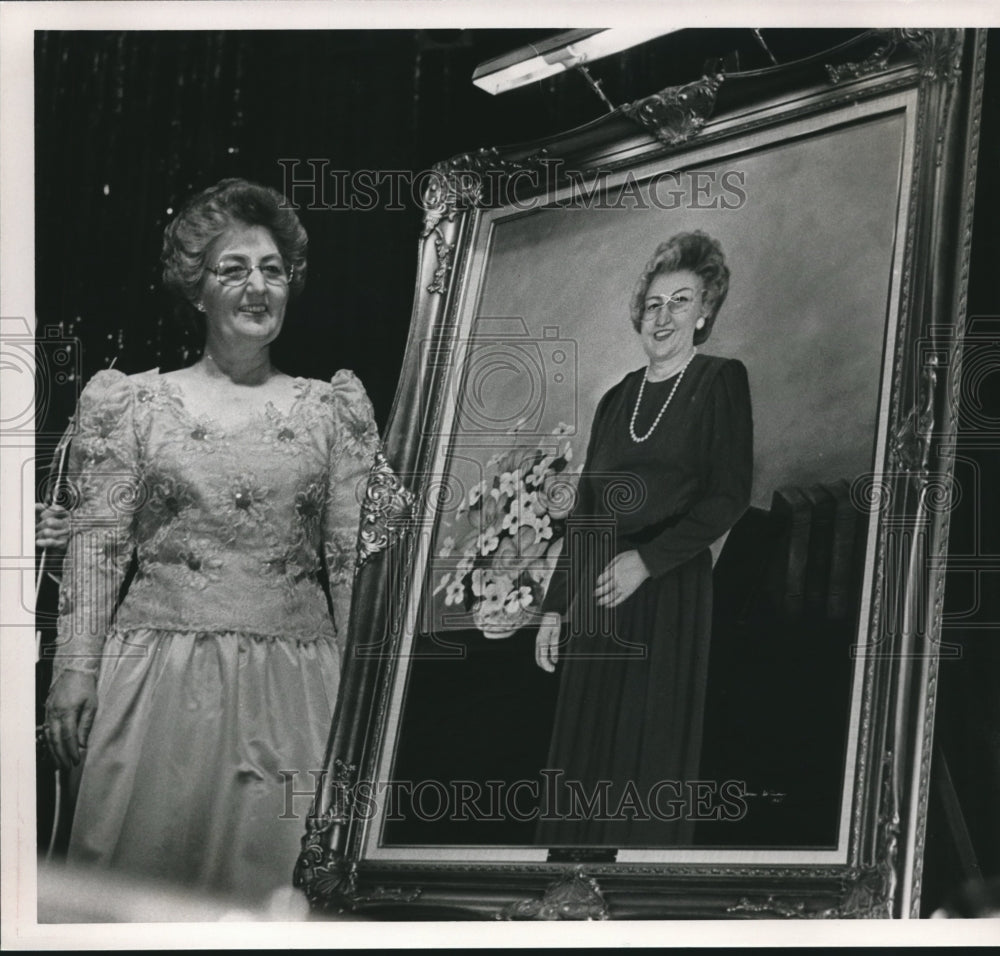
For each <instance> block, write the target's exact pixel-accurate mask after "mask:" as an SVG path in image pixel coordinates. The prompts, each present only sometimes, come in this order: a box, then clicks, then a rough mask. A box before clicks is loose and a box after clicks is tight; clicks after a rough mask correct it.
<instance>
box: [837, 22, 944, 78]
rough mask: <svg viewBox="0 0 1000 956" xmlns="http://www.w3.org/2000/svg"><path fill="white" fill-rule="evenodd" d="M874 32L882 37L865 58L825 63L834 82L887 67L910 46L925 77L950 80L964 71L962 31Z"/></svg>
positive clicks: (867, 74)
mask: <svg viewBox="0 0 1000 956" xmlns="http://www.w3.org/2000/svg"><path fill="white" fill-rule="evenodd" d="M873 33H874V34H875V35H876V36H877V37H879V45H878V46H877V47H876V48H875V49H874V50H873V51H872V52H871V53H869V54H868V55H867V56H866V57H863V58H861V59H858V60H850V61H847V62H845V63H828V64H827V65H826V72H827V76H828V77H829V78H830V82H831V83H840V82H841V81H843V80H856V79H860V78H861V77H864V76H871V75H873V74H876V73H881V72H883V71H885V70H887V69H888V68H889V61H890V59H891V58H892V55H893V54H894V53H895V52H896V50H897V49H898V48H899V47H900V46H905V47H909V48H910V49H911V50H913V51H914V52H915V53H916V55H917V59H918V62H919V66H920V74H921V76H923V77H924V79H927V80H936V79H944V80H945V81H946V82H949V83H950V82H951V81H953V80H954V79H956V78H957V76H958V74H959V73H960V72H961V60H962V43H961V35H960V34H961V31H959V30H927V29H920V30H915V29H891V30H876V31H873Z"/></svg>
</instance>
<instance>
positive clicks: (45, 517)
mask: <svg viewBox="0 0 1000 956" xmlns="http://www.w3.org/2000/svg"><path fill="white" fill-rule="evenodd" d="M68 542H69V512H68V511H67V510H66V509H65V508H63V507H62V506H61V505H43V504H40V503H38V502H36V503H35V547H36V548H54V549H56V550H59V551H63V550H65V548H66V545H67V543H68Z"/></svg>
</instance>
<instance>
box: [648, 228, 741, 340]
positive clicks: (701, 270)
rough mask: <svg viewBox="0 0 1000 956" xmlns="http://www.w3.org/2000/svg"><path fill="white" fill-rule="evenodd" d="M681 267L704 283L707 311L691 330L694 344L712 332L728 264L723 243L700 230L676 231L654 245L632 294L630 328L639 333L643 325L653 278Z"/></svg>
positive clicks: (726, 285)
mask: <svg viewBox="0 0 1000 956" xmlns="http://www.w3.org/2000/svg"><path fill="white" fill-rule="evenodd" d="M681 270H687V271H689V272H693V273H694V274H695V275H696V276H698V277H699V278H700V279H701V281H702V282H703V283H704V285H705V301H706V304H707V305H708V309H709V311H708V314H707V315H706V316H705V324H704V325H703V326H702V327H701V328H700V329H695V332H694V344H695V345H701V343H702V342H704V341H705V340H706V339H707V338H708V337H709V335H711V334H712V326H713V325H715V317H716V315H718V313H719V309H720V308H721V306H722V303H723V302H725V300H726V294H727V293H728V292H729V267H728V266H727V265H726V257H725V256H724V255H723V254H722V246H720V245H719V243H718V241H717V240H715V239H713V238H712V237H711V236H709V235H708V234H707V233H704V232H702V231H701V230H700V229H698V230H695V231H694V232H679V233H677V234H676V235H673V236H671V237H670V238H669V239H668V240H667V241H666V242H661V243H660V244H659V245H658V246H657V247H656V251H655V252H654V253H653V257H652V258H651V259H650V260H649V262H647V263H646V267H645V268H644V269H643V270H642V273H641V274H640V276H639V281H638V282H637V283H636V286H635V291H634V292H633V294H632V301H631V303H630V312H631V318H632V327H633V328H634V329H635V330H636V331H637V332H638V331H639V329H640V328H641V326H642V312H643V308H644V306H645V304H646V293H647V292H649V286H650V283H652V281H653V279H654V278H655V277H656V276H658V275H663V274H665V273H668V272H679V271H681Z"/></svg>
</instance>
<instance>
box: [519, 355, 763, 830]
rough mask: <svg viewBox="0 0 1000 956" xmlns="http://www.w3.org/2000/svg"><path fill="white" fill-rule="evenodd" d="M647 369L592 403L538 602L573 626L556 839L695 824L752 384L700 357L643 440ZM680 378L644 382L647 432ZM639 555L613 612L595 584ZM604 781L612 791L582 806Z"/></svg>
mask: <svg viewBox="0 0 1000 956" xmlns="http://www.w3.org/2000/svg"><path fill="white" fill-rule="evenodd" d="M644 375H645V369H640V370H638V371H635V372H631V373H629V374H628V375H626V376H625V378H624V379H623V380H622V381H621V382H619V383H618V384H617V385H616V386H614V388H612V389H611V390H610V391H609V392H607V393H606V394H605V395H604V397H603V398H602V399H601V401H600V403H599V405H598V407H597V411H596V413H595V417H594V424H593V427H592V429H591V437H590V444H589V447H588V451H587V461H586V464H585V466H584V469H583V472H582V474H581V478H580V484H579V488H578V492H577V500H576V504H575V507H574V510H573V513H572V516H571V519H570V522H569V523H568V525H567V537H566V545H565V550H564V555H565V556H566V560H567V562H568V567H569V571H568V572H563V573H558V572H557V574H556V576H554V578H553V583H552V585H551V586H550V588H549V592H548V594H547V595H546V598H545V602H544V605H543V610H545V611H558V612H560V613H563V614H564V615H565V618H564V620H566V621H568V623H564V627H563V641H562V643H561V646H560V659H559V664H558V671H559V672H560V673H559V679H560V687H559V696H558V702H557V704H556V718H555V725H554V729H553V735H552V742H551V747H550V751H549V758H548V762H547V764H546V767H547V769H548V771H549V781H550V789H549V794H550V801H551V798H552V797H553V796H554V797H556V798H557V802H555V803H553V802H549V804H548V805H547V806H543V808H542V811H543V815H542V818H541V819H540V822H539V825H538V830H537V838H538V841H539V842H541V843H543V844H546V845H549V846H555V845H567V844H573V845H577V846H580V845H591V846H593V845H600V846H617V847H622V846H630V847H637V846H677V845H682V844H685V843H690V842H691V837H692V833H693V827H694V821H693V820H692V819H690V817H691V813H690V812H689V810H690V808H689V807H688V806H686V800H687V797H688V792H689V791H688V789H686V784H687V782H689V781H695V780H697V773H698V763H699V755H700V749H701V736H702V729H701V728H702V715H703V709H704V698H705V683H706V674H707V669H708V654H709V640H710V635H711V623H712V622H711V617H712V559H711V553H710V551H709V545H711V544H712V543H713V542H714V541H716V540H717V539H718V538H719V537H721V536H722V535H723V534H724V533H725V532H726V531H728V530H729V529H730V528H731V527H732V526H733V524H734V523H735V522H736V520H737V519H738V518H739V517H740V515H741V514H742V513H743V512H744V511H745V510H746V508H747V506H748V504H749V500H750V488H751V483H752V477H753V422H752V416H751V408H750V391H749V386H748V383H747V373H746V369H745V368H744V366H743V364H742V363H741V362H739V361H737V360H735V359H723V358H717V357H713V356H705V355H696V356H695V357H694V359H693V360H692V361H691V364H690V365H689V366H688V368H687V370H686V372H685V373H684V376H683V378H682V380H681V382H680V385H679V386H678V388H677V391H676V393H675V394H674V397H673V400H672V401H671V402H670V405H669V406H668V408H667V410H666V413H665V414H664V415H663V418H662V419H661V420H660V422H659V424H657V426H656V428H655V429H654V431H653V433H652V435H651V436H650V437H649V438H648V439H647V440H646V441H643V442H636V441H634V440H633V439H632V437H631V436H630V434H629V422H630V420H631V418H632V414H633V410H634V409H635V405H636V399H637V397H638V394H639V386H640V384H641V382H642V378H643V376H644ZM675 381H676V379H675V378H671V379H667V380H665V381H663V382H647V383H646V387H645V391H644V395H643V399H642V405H641V407H640V409H639V414H638V418H637V421H636V427H635V431H636V434H637V435H639V436H640V437H641V436H643V435H645V434H646V432H647V431H648V430H649V427H650V426H651V425H652V423H653V421H654V420H655V418H656V416H657V414H658V413H659V411H660V409H661V408H662V407H663V403H664V401H665V400H666V398H667V396H668V395H669V394H670V390H671V389H672V388H673V386H674V383H675ZM633 549H634V550H637V551H638V552H639V555H640V557H641V558H642V560H643V562H644V563H645V565H646V567H647V568H648V569H649V572H650V577H649V578H647V579H646V580H645V581H644V582H643V583H642V585H641V586H640V587H639V588H638V589H637V590H636V591H635V592H634V593H633V594H632V595H631V596H630V597H629V598H628V599H626V600H625V601H623V602H622V603H621V604H620V605H618V607H617V608H615V609H613V610H601V609H598V608H597V606H596V604H595V602H594V599H593V592H594V587H595V583H596V580H597V578H598V577H599V575H600V574H601V572H602V571H603V570H604V568H605V567H606V566H607V564H608V562H609V561H610V560H611V559H612V558H613V557H614V555H615V554H620V553H622V552H624V551H629V550H633ZM567 612H568V613H567ZM601 781H609V785H608V786H607V789H606V790H605V791H604V793H605V795H606V801H604V802H603V803H602V802H601V801H598V802H595V803H594V804H593V806H592V807H591V809H589V810H588V809H587V808H586V805H585V804H586V802H587V801H588V800H590V799H592V798H593V797H594V796H595V795H599V794H600V793H601V791H600V789H599V785H600V782H601ZM663 781H666V782H667V783H666V784H664V783H661V782H663ZM553 782H555V783H553ZM670 782H676V783H677V784H678V785H679V786H671V785H670ZM573 788H575V790H576V792H577V794H578V795H577V797H576V799H575V800H571V799H570V797H571V790H572V789H573ZM581 796H582V798H583V802H582V803H581V799H580V797H581ZM636 797H638V802H637V800H636V799H635V798H636ZM605 808H606V810H605ZM619 809H620V810H621V812H620V813H618V812H617V811H618V810H619ZM581 810H582V811H583V812H579V811H581ZM572 816H575V817H577V819H571V818H569V817H572ZM644 816H648V819H643V817H644ZM674 816H678V817H679V819H670V818H672V817H674ZM602 818H603V819H602ZM665 818H666V819H665Z"/></svg>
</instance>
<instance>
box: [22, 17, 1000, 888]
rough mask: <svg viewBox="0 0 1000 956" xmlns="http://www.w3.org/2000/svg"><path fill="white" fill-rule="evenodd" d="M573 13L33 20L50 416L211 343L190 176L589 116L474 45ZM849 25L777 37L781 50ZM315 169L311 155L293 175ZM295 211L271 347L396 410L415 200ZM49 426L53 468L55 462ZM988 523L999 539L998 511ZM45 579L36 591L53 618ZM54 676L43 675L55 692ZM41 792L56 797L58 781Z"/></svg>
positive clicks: (657, 65)
mask: <svg viewBox="0 0 1000 956" xmlns="http://www.w3.org/2000/svg"><path fill="white" fill-rule="evenodd" d="M559 29H560V25H559V24H553V29H552V30H532V31H526V30H507V31H503V30H494V31H460V30H432V31H359V32H337V31H325V32H324V31H310V32H302V31H296V32H257V31H232V32H192V31H177V32H138V31H131V32H96V31H95V32H89V31H88V32H49V33H44V32H43V33H38V34H37V35H36V46H35V76H36V83H35V126H36V129H35V175H36V199H35V203H36V205H35V212H36V217H35V225H36V230H35V243H36V247H35V251H36V301H37V326H38V329H39V334H40V335H42V336H44V334H45V333H46V331H48V332H49V333H50V334H51V335H52V336H53V338H52V339H51V340H45V341H42V342H41V343H40V345H39V359H40V361H41V362H42V363H43V364H44V363H46V362H47V361H48V359H47V357H46V355H45V354H43V353H45V352H46V350H49V351H51V349H52V348H54V347H55V346H54V345H53V342H55V343H58V342H59V341H60V340H61V339H63V340H65V339H68V340H70V341H75V342H77V343H78V344H77V345H75V346H74V347H73V349H72V356H73V363H74V364H75V366H76V368H77V369H78V373H77V375H76V379H75V381H73V382H70V383H69V384H68V385H65V386H63V387H56V386H55V385H52V387H51V388H49V389H48V391H47V392H46V394H45V395H44V396H43V397H44V398H45V401H43V402H40V403H39V406H38V407H39V411H40V416H39V421H38V427H39V430H40V432H42V433H49V434H51V433H53V432H59V431H61V430H62V428H63V427H64V426H65V423H66V419H67V417H68V416H69V414H70V413H71V411H72V407H73V404H74V400H75V396H76V394H77V392H78V389H79V387H80V386H81V385H82V383H83V382H85V381H87V380H88V379H89V378H90V377H91V376H92V375H93V374H94V372H96V371H97V370H98V369H100V368H104V367H107V365H108V364H109V363H110V362H111V361H112V360H114V361H115V363H116V367H118V368H120V369H122V370H123V371H125V372H128V373H132V372H137V371H141V370H143V369H147V368H151V367H154V366H157V365H158V366H161V367H162V368H164V369H168V368H174V367H178V366H180V365H184V364H187V363H189V362H191V361H193V360H194V359H195V358H196V357H197V354H198V343H196V342H194V341H193V340H191V339H190V338H187V337H185V336H183V335H181V334H180V332H179V331H178V327H177V326H176V324H175V323H174V322H173V313H174V310H175V307H174V305H173V303H172V302H171V301H170V300H169V298H168V297H167V296H166V295H165V294H164V293H163V292H162V290H161V289H160V286H159V267H158V259H159V250H160V241H161V236H162V230H163V226H164V225H165V223H166V222H167V221H168V219H169V217H170V215H171V210H176V209H177V207H178V205H179V204H180V203H181V202H182V201H183V200H184V199H185V198H186V197H187V196H188V195H190V194H191V193H192V192H193V191H195V190H197V189H200V188H202V187H204V186H207V185H209V184H211V183H213V182H215V181H217V180H218V179H220V178H222V177H223V176H234V175H238V176H245V177H248V178H251V179H256V180H258V181H261V182H264V183H267V184H269V185H272V186H274V187H276V188H278V189H279V190H280V189H283V187H284V185H285V183H284V176H283V170H282V167H281V165H280V164H279V160H281V159H299V160H303V161H304V160H306V159H326V160H328V161H329V165H328V169H331V170H333V169H342V170H350V171H357V170H361V169H370V170H419V169H424V168H427V167H429V166H430V165H431V164H432V163H434V162H437V161H439V160H442V159H445V158H448V157H450V156H452V155H454V154H456V153H459V152H464V151H467V150H471V149H476V148H479V147H481V146H493V145H503V144H507V143H515V142H522V141H525V140H531V139H535V138H539V137H544V136H547V135H550V134H552V133H555V132H557V131H559V130H562V129H566V128H569V127H572V126H576V125H579V124H582V123H585V122H589V121H590V120H592V119H595V118H596V117H598V116H600V115H601V114H602V113H603V112H604V109H605V108H604V107H603V106H602V104H601V103H600V101H599V100H598V99H597V97H596V96H595V95H594V93H593V91H591V90H590V89H588V88H587V86H586V84H585V83H584V81H583V79H582V78H581V77H579V76H577V75H575V74H574V75H563V76H559V77H557V78H554V79H552V80H548V81H545V82H543V83H539V84H534V85H532V86H528V87H525V88H523V89H521V90H516V91H512V92H510V93H506V94H503V95H501V96H499V97H492V96H490V95H488V94H486V93H484V92H482V91H480V90H478V89H476V88H475V87H473V86H472V84H471V75H472V71H473V69H474V68H475V66H476V65H477V64H478V63H480V62H481V61H483V60H485V59H488V58H490V57H493V56H497V55H499V54H501V53H505V52H508V51H510V50H512V49H514V48H515V47H518V46H521V45H523V44H525V43H527V42H530V41H531V40H534V39H536V38H539V37H543V36H549V35H551V34H552V33H553V32H556V31H557V30H559ZM856 32H858V31H851V30H842V31H831V30H766V31H764V34H765V37H766V40H767V43H768V46H769V47H770V50H771V52H772V53H773V54H774V56H775V58H776V59H777V60H778V61H780V62H783V63H784V62H788V61H790V60H794V59H797V58H799V57H802V56H805V55H809V54H812V53H816V52H819V51H821V50H823V49H828V48H829V47H831V46H833V45H834V44H836V43H838V42H840V41H842V40H844V39H846V38H847V37H849V36H850V35H852V34H854V33H856ZM998 55H1000V50H998V49H997V37H996V35H995V34H994V35H993V36H992V37H991V41H990V52H989V58H990V59H989V63H990V70H989V72H988V76H987V90H986V100H985V103H984V109H983V116H984V131H983V140H982V146H981V155H980V161H979V194H978V197H977V203H978V205H977V217H976V231H975V236H974V245H973V261H972V271H971V279H970V281H971V286H970V314H971V315H977V314H978V315H980V316H983V315H993V316H996V315H997V314H1000V294H998V282H1000V279H998V277H1000V272H998V271H997V270H996V268H995V261H994V260H995V250H996V248H998V245H1000V244H998V242H997V239H998V234H997V217H996V209H997V185H996V170H997V168H998V166H1000V163H998V160H1000V147H998V139H997V128H996V123H995V117H996V116H997V115H998V114H997V107H998V101H997V90H998V87H1000V80H998V77H997V75H996V66H997V58H998ZM770 62H771V61H770V59H769V57H768V55H767V54H766V53H765V52H764V50H763V49H762V48H761V46H760V45H759V44H758V43H757V41H756V40H755V39H754V37H753V35H752V33H751V31H749V30H714V31H709V30H705V31H682V32H680V33H677V34H671V35H669V36H666V37H663V38H661V39H659V40H656V41H653V42H651V43H647V44H644V45H643V46H642V47H640V48H637V49H635V50H632V51H629V52H627V53H624V54H621V55H618V56H615V57H611V58H609V59H607V60H603V61H599V62H597V63H595V64H593V65H592V67H591V70H592V73H593V75H594V76H595V78H596V79H598V80H599V81H600V82H601V83H602V84H603V88H604V90H605V92H606V94H607V95H608V96H609V98H610V99H611V100H612V101H613V102H614V103H616V104H618V103H621V102H624V101H627V100H633V99H636V98H638V97H641V96H645V95H647V94H649V93H652V92H655V91H656V90H658V89H660V88H662V87H664V86H668V85H674V84H679V83H684V82H688V81H690V80H692V79H694V78H696V77H698V76H699V75H701V73H702V72H703V71H704V70H705V69H706V68H707V67H716V66H718V65H724V66H725V68H726V69H727V70H729V71H733V70H740V69H756V68H760V67H764V66H767V65H769V63H770ZM306 171H307V167H305V166H300V175H304V174H305V173H306ZM862 174H863V171H862V170H859V175H862ZM296 198H298V196H296ZM300 215H301V217H302V220H303V223H304V225H305V227H306V229H307V230H308V232H309V236H310V272H309V281H308V284H307V287H306V291H305V293H304V295H303V296H302V298H301V299H300V300H299V301H298V302H297V303H295V305H294V306H293V307H292V309H290V311H289V317H288V322H287V324H286V330H285V332H284V333H283V336H282V339H281V341H280V343H279V347H278V348H277V350H276V358H277V360H278V364H279V366H280V367H282V368H283V370H285V371H287V372H289V373H291V374H296V375H306V376H313V377H320V378H328V377H329V376H330V375H332V373H333V372H334V371H335V370H336V369H338V368H341V367H347V368H352V369H354V370H355V371H356V372H357V373H358V374H359V375H360V377H361V378H362V380H363V381H364V383H365V385H366V387H367V388H368V391H369V393H370V395H371V396H372V399H373V402H374V404H375V409H376V415H377V417H378V421H379V424H380V426H383V425H384V424H385V419H386V417H387V415H388V411H389V408H390V405H391V403H392V399H393V395H394V391H395V385H396V380H397V377H398V374H399V368H400V364H401V360H402V354H403V348H404V344H405V339H406V333H407V328H408V324H409V318H410V308H411V299H412V292H413V280H414V275H415V262H416V251H417V245H416V243H417V236H418V232H419V227H420V220H421V215H420V210H419V208H418V206H417V203H416V202H414V201H413V200H412V199H411V198H410V197H406V208H405V209H404V210H401V211H392V210H388V209H385V208H384V206H383V205H379V206H378V207H376V208H375V209H372V210H370V211H350V210H347V209H335V210H309V209H303V210H302V211H301V212H300ZM49 364H51V363H49ZM997 379H998V375H997V374H996V373H994V374H993V375H992V378H991V379H990V380H989V381H990V383H991V384H989V385H988V387H986V390H985V393H984V394H985V396H986V399H985V400H988V398H989V396H990V395H992V396H993V397H994V398H995V397H996V391H997V389H996V382H997ZM53 381H54V380H53ZM50 384H51V382H50ZM991 389H992V391H991ZM965 437H966V439H968V433H965ZM44 444H45V443H44V442H40V445H39V452H40V458H39V466H40V467H41V468H44V466H45V465H46V464H47V463H46V461H45V459H44V454H45V453H44ZM967 444H968V446H969V449H968V454H969V455H970V456H971V457H972V458H973V460H976V461H978V462H979V463H980V465H981V466H982V467H983V468H985V469H986V470H987V472H988V473H987V474H986V475H985V478H984V479H983V484H982V487H984V488H990V487H995V484H996V482H995V481H992V479H994V478H996V476H997V454H996V450H995V449H982V448H981V447H978V446H976V444H975V442H974V441H971V442H969V441H967ZM990 469H992V470H990ZM983 500H986V499H985V498H984V499H983ZM963 504H964V506H965V507H966V510H965V511H962V512H959V513H957V515H956V518H955V521H954V522H953V534H952V548H953V553H956V554H959V553H968V547H966V546H967V545H968V543H969V542H970V541H971V540H973V539H974V538H975V537H976V534H977V533H978V532H977V531H976V529H980V528H982V527H984V525H983V521H984V513H983V508H982V507H981V506H973V505H972V504H970V503H968V502H967V501H963ZM970 508H971V509H972V510H971V511H970V510H968V509H970ZM990 540H992V541H993V542H994V543H995V541H996V533H995V527H994V529H993V531H992V537H991V538H990ZM976 546H978V547H982V546H983V544H982V541H981V540H979V541H978V543H977V545H976ZM993 551H994V552H995V551H996V549H995V548H994V549H993ZM983 553H986V552H983ZM959 591H960V584H956V585H952V583H951V581H949V592H948V593H949V595H952V594H955V595H957V598H958V599H957V601H955V602H954V604H953V606H954V607H956V608H960V607H962V606H964V604H963V600H964V596H963V595H961V594H959ZM992 593H993V595H994V598H995V596H996V593H997V592H996V590H995V589H994V590H993V591H992ZM53 598H54V595H52V594H51V593H50V592H46V593H45V594H43V601H42V612H43V614H42V617H43V618H44V612H45V610H46V608H47V607H48V608H50V607H51V603H52V599H53ZM990 600H992V602H993V603H992V604H990V603H989V601H990ZM46 602H48V603H46ZM978 613H979V616H980V619H981V620H984V621H985V620H994V621H996V620H1000V618H998V617H997V616H996V614H997V609H996V602H995V600H994V599H988V600H986V601H984V603H982V604H981V606H980V609H979V612H978ZM991 615H992V617H991ZM950 632H951V634H952V637H953V639H954V640H956V641H958V642H960V643H962V644H963V647H964V649H965V654H964V656H963V658H962V659H961V660H959V661H956V662H951V663H943V664H942V673H941V694H940V701H939V710H938V738H939V743H940V744H941V745H942V747H943V750H944V752H946V753H947V754H948V755H949V760H950V761H951V769H952V775H953V777H954V779H955V783H956V788H957V792H958V796H959V799H960V801H961V803H962V806H963V807H964V808H965V810H966V814H967V816H968V817H969V827H970V830H971V832H972V838H973V840H974V841H975V844H976V849H977V852H978V853H979V856H980V861H981V863H982V865H983V869H984V871H985V872H986V873H987V875H989V874H991V873H992V874H996V873H997V872H998V866H1000V855H998V846H997V844H998V834H997V827H996V819H997V818H996V812H995V808H996V806H997V805H998V803H1000V762H998V761H1000V758H998V753H1000V737H998V734H1000V715H998V713H997V707H996V701H997V700H998V699H1000V693H998V681H1000V673H998V667H1000V661H998V657H997V644H996V630H995V629H994V630H993V631H989V630H988V629H987V630H979V631H975V630H972V629H968V630H960V629H959V628H957V627H955V628H951V629H950ZM948 639H949V631H946V633H945V640H948ZM44 689H45V679H44V676H42V677H40V690H41V691H42V693H41V695H40V696H41V699H44ZM40 796H41V801H42V803H43V804H44V802H45V800H46V799H47V796H46V791H45V789H44V787H40ZM40 819H41V815H40ZM925 874H926V875H927V876H928V879H927V880H926V890H927V892H926V894H925V902H926V905H927V906H929V907H932V906H934V905H937V904H938V903H939V902H940V901H941V900H942V899H943V898H944V897H945V896H946V895H947V893H948V892H949V890H950V889H951V888H953V887H954V885H955V884H956V882H957V881H958V878H959V876H960V875H961V873H960V868H959V866H958V863H957V862H956V857H955V852H954V850H953V847H952V843H951V838H950V836H949V830H948V827H947V826H946V823H945V814H944V812H943V811H942V810H941V808H940V807H939V806H936V805H935V803H934V801H933V800H932V803H931V817H930V824H929V828H928V865H927V867H925Z"/></svg>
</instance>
